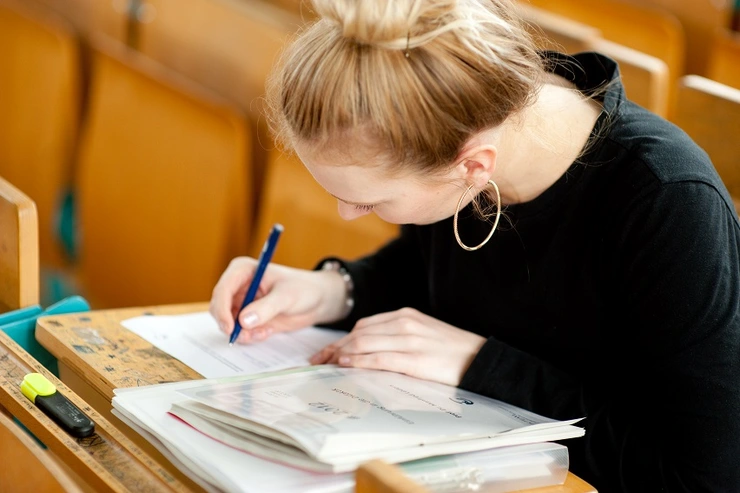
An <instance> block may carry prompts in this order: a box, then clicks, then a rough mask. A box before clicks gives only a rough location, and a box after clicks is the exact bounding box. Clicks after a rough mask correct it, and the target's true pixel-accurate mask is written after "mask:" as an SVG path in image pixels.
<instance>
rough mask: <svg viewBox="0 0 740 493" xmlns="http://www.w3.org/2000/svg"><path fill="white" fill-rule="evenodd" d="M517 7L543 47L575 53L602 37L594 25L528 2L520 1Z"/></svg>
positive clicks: (589, 46) (585, 48)
mask: <svg viewBox="0 0 740 493" xmlns="http://www.w3.org/2000/svg"><path fill="white" fill-rule="evenodd" d="M517 7H518V8H519V9H520V12H521V15H522V16H523V18H524V19H525V20H526V21H527V23H528V25H529V26H528V27H529V28H530V32H531V33H532V35H533V36H534V37H535V40H536V42H537V44H538V46H539V47H540V48H541V49H549V50H554V51H560V52H562V53H568V54H573V53H578V52H581V51H587V50H590V49H591V47H592V45H593V43H594V41H596V40H598V39H600V38H601V32H600V31H599V30H598V29H596V28H595V27H593V26H589V25H586V24H583V23H581V22H578V21H574V20H573V19H570V18H568V17H565V16H562V15H559V14H556V13H553V12H550V11H548V10H545V9H541V8H538V7H535V6H533V5H530V4H527V3H523V2H520V3H518V4H517Z"/></svg>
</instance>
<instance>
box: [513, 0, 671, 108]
mask: <svg viewBox="0 0 740 493" xmlns="http://www.w3.org/2000/svg"><path fill="white" fill-rule="evenodd" d="M519 1H523V2H524V1H528V0H519ZM529 2H530V3H531V4H532V5H534V6H536V7H540V8H543V9H546V10H549V11H551V12H554V13H557V14H560V15H563V16H565V17H568V18H570V19H572V20H575V21H578V22H581V23H583V24H586V25H589V26H593V27H595V28H597V29H598V30H599V31H600V32H601V36H602V37H603V38H604V39H606V40H608V41H611V42H614V43H618V44H620V45H623V46H626V47H628V48H632V49H633V50H636V51H638V52H642V53H645V54H647V55H650V56H653V57H656V58H658V59H660V60H662V61H663V62H665V64H666V65H667V66H668V79H669V89H670V91H671V92H670V93H669V95H668V101H669V103H668V108H669V114H670V108H672V105H673V100H674V97H675V92H674V89H675V81H676V79H677V78H678V77H679V76H681V75H683V73H684V63H685V57H686V41H685V33H684V30H683V26H682V24H681V22H680V21H679V20H678V19H677V18H676V17H675V16H674V15H673V14H671V13H669V12H667V11H665V10H663V9H659V8H655V7H648V6H645V5H642V4H639V5H638V4H635V3H629V2H624V1H620V0H599V1H598V2H584V1H583V0H529Z"/></svg>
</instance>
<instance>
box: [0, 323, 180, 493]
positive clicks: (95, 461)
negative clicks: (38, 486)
mask: <svg viewBox="0 0 740 493" xmlns="http://www.w3.org/2000/svg"><path fill="white" fill-rule="evenodd" d="M32 372H37V373H41V374H43V375H44V376H46V378H47V379H49V380H50V381H51V382H52V383H53V384H54V385H55V386H56V388H57V390H58V391H59V392H62V393H63V394H64V395H66V397H67V398H68V399H69V400H70V401H72V402H73V403H74V404H75V405H76V406H77V407H79V408H80V409H82V410H83V411H84V412H85V413H86V414H87V415H88V416H89V417H90V418H91V419H92V420H93V422H94V423H95V433H93V434H92V435H91V436H89V437H86V438H75V437H72V436H71V435H68V434H67V433H66V432H65V431H64V430H62V429H61V428H60V427H59V426H57V425H56V424H55V423H54V422H53V421H52V420H51V419H50V418H49V417H48V416H47V415H46V414H44V413H43V412H42V411H41V410H40V409H39V408H37V407H36V406H35V405H34V404H33V403H31V401H29V400H28V399H27V398H26V397H25V396H24V395H23V394H22V393H21V390H20V384H21V382H22V381H23V377H24V376H25V375H26V374H28V373H32ZM0 410H6V411H7V412H9V413H10V414H11V415H13V416H15V417H16V418H17V419H18V420H19V421H20V422H21V423H23V425H24V426H26V428H28V429H29V430H30V431H31V432H32V433H33V434H34V435H35V436H36V437H37V438H38V439H39V440H41V442H43V443H44V444H45V445H46V447H47V448H48V449H49V450H50V451H51V452H53V453H54V454H55V455H56V456H57V457H59V459H60V460H61V461H62V462H63V463H64V464H65V465H66V466H67V467H68V468H69V469H70V470H71V471H72V472H74V473H75V474H76V475H77V476H78V477H79V478H82V479H83V481H84V482H85V483H86V484H87V485H88V486H89V487H90V488H92V489H93V490H94V491H96V492H137V493H138V492H150V491H151V492H160V491H186V487H185V486H184V485H183V484H182V483H180V481H178V480H177V479H176V478H175V477H173V476H172V475H171V474H169V473H168V472H167V470H166V469H165V468H163V466H162V465H161V464H160V463H158V462H156V461H155V460H153V459H152V458H151V457H150V456H149V455H148V454H146V453H145V452H144V451H142V450H141V449H140V448H139V447H137V446H136V445H135V444H134V443H133V442H131V441H130V440H129V439H128V438H126V437H125V436H124V435H123V434H122V433H121V431H120V430H118V429H117V428H116V427H114V426H113V425H112V424H111V423H110V422H109V421H107V420H106V419H105V418H104V417H103V416H101V415H100V414H99V413H98V412H97V411H95V410H94V409H93V408H91V407H90V406H89V405H88V403H87V402H85V401H84V400H82V399H81V398H80V397H79V396H78V395H76V394H75V393H74V392H73V391H72V390H71V389H69V388H68V387H67V386H66V385H64V383H62V382H61V381H60V380H58V379H57V378H56V377H55V376H54V375H52V374H51V373H50V372H48V371H47V370H46V368H44V367H43V366H42V365H41V364H40V363H38V362H37V361H36V360H35V359H33V358H32V357H31V356H30V355H29V354H28V353H27V352H26V351H24V350H23V349H22V348H21V347H20V346H18V345H17V344H16V343H15V342H14V341H13V340H11V339H10V338H9V337H8V336H7V335H6V334H5V333H4V332H1V331H0ZM0 490H2V487H1V485H0Z"/></svg>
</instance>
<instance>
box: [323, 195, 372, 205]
mask: <svg viewBox="0 0 740 493" xmlns="http://www.w3.org/2000/svg"><path fill="white" fill-rule="evenodd" d="M329 195H331V196H332V197H334V198H335V199H337V200H338V201H340V202H344V203H345V204H349V205H366V206H367V205H377V203H375V204H373V203H371V204H367V203H362V202H350V201H349V200H344V199H341V198H339V197H337V196H336V195H334V194H333V193H330V194H329Z"/></svg>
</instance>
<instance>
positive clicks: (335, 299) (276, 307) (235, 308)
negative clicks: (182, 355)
mask: <svg viewBox="0 0 740 493" xmlns="http://www.w3.org/2000/svg"><path fill="white" fill-rule="evenodd" d="M256 268H257V261H256V260H255V259H253V258H249V257H237V258H235V259H233V260H232V261H231V263H230V264H229V266H228V268H227V269H226V270H225V271H224V273H223V274H221V278H220V279H219V280H218V283H216V286H215V287H214V288H213V294H212V295H211V303H210V307H209V311H210V313H211V315H212V316H213V317H214V318H215V319H216V322H218V326H219V328H220V329H221V331H222V332H223V333H225V334H227V335H230V334H231V332H232V330H233V329H234V320H235V319H236V317H237V316H238V317H239V321H240V323H241V325H242V331H241V332H240V334H239V338H238V339H237V343H242V344H243V343H247V342H251V341H260V340H263V339H265V338H267V337H268V336H269V335H270V334H273V333H276V332H286V331H291V330H296V329H300V328H302V327H308V326H310V325H316V324H318V323H327V322H333V321H335V320H336V319H337V318H338V316H339V315H338V314H340V313H341V312H342V310H343V307H344V303H345V300H344V298H343V297H344V296H345V288H344V281H343V280H342V278H341V276H340V275H339V274H338V273H336V272H327V271H310V270H304V269H295V268H292V267H286V266H283V265H277V264H270V265H268V266H267V269H266V270H265V274H264V276H263V277H262V282H261V283H260V287H259V290H258V292H257V296H256V297H255V300H254V301H253V302H252V303H250V304H249V305H247V306H246V307H244V310H242V311H241V313H239V308H240V307H241V304H242V302H243V300H244V295H245V293H246V292H247V288H248V287H249V283H250V282H251V280H252V276H253V275H254V271H255V270H256Z"/></svg>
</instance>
